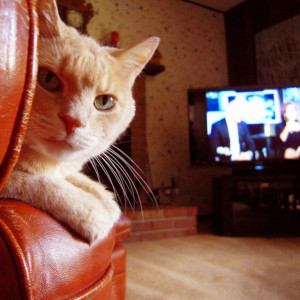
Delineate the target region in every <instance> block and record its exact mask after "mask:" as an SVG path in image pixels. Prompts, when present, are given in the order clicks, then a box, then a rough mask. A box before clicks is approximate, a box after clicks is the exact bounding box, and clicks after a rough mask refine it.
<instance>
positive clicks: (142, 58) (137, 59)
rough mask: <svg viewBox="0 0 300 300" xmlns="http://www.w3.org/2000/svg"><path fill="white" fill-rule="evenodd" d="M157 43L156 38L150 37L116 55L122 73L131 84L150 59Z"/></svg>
mask: <svg viewBox="0 0 300 300" xmlns="http://www.w3.org/2000/svg"><path fill="white" fill-rule="evenodd" d="M159 41H160V39H159V38H158V37H150V38H148V39H146V40H144V41H143V42H141V43H139V44H136V45H134V46H132V47H130V48H129V49H127V50H123V51H121V52H119V53H118V54H117V58H118V60H119V61H120V63H121V64H122V68H123V72H125V74H126V75H127V76H128V78H129V79H130V80H132V83H133V81H134V80H135V78H136V77H137V76H138V75H139V73H140V72H141V71H142V70H143V68H144V67H145V65H146V64H147V63H148V61H149V60H150V59H151V57H152V55H153V54H154V52H155V50H156V48H157V46H158V44H159Z"/></svg>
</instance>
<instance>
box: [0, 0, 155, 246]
mask: <svg viewBox="0 0 300 300" xmlns="http://www.w3.org/2000/svg"><path fill="white" fill-rule="evenodd" d="M38 14H39V22H40V43H39V69H38V85H37V88H36V93H35V97H34V101H33V106H32V112H31V116H30V121H29V124H28V129H27V133H26V136H25V140H24V145H23V148H22V151H21V154H20V158H19V160H18V163H17V165H16V167H15V169H14V170H13V172H12V174H11V176H10V177H9V179H8V181H7V183H6V185H5V186H4V188H3V190H2V191H1V196H2V197H13V198H17V199H22V200H23V201H26V202H27V203H29V204H31V205H33V206H35V207H37V208H40V209H43V210H45V211H47V212H49V213H50V214H52V215H53V216H54V217H56V218H57V219H59V220H61V221H62V222H65V223H66V224H68V225H69V226H70V227H71V228H72V229H73V230H74V231H76V232H77V233H78V234H80V235H81V236H82V237H84V238H85V239H87V240H88V241H89V242H90V243H91V242H93V241H95V240H97V239H103V238H104V237H105V236H106V235H107V234H108V232H109V231H110V229H111V228H112V227H113V225H114V223H115V222H116V221H117V220H118V218H119V217H120V209H119V207H118V205H117V203H116V202H115V201H114V195H113V194H112V193H111V192H109V191H107V190H106V189H105V187H104V186H103V185H101V184H98V183H96V182H94V181H92V180H90V179H89V178H88V177H86V176H85V175H83V174H82V173H80V170H81V168H82V166H83V165H84V163H85V162H86V161H88V160H89V158H91V157H94V156H97V155H99V154H100V153H103V152H104V151H105V150H107V149H108V147H109V146H110V145H111V144H112V143H113V142H114V141H115V140H116V139H117V138H118V137H119V135H120V134H121V133H122V132H123V131H124V130H125V129H126V128H127V126H128V125H129V123H130V122H131V120H132V118H133V116H134V112H135V104H134V99H133V98H132V92H131V89H132V86H133V83H134V80H135V78H136V76H137V75H138V74H139V73H140V72H141V70H142V69H143V67H144V66H145V64H146V63H147V62H148V60H149V59H150V58H151V56H152V55H153V53H154V51H155V49H156V47H157V45H158V42H159V39H158V38H156V37H151V38H148V39H147V40H145V41H144V42H142V43H140V44H137V45H135V46H133V47H131V48H129V49H128V50H117V49H113V48H109V47H101V46H99V45H98V44H97V43H96V42H95V41H94V40H93V39H92V38H90V37H87V36H82V35H80V34H79V33H78V32H77V31H76V30H75V29H74V28H71V27H68V26H66V25H65V24H64V23H63V22H62V21H61V20H60V18H59V16H58V12H57V7H56V3H55V0H50V1H43V0H40V1H39V2H38Z"/></svg>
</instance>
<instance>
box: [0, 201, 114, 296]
mask: <svg viewBox="0 0 300 300" xmlns="http://www.w3.org/2000/svg"><path fill="white" fill-rule="evenodd" d="M114 246H115V237H114V230H112V231H111V233H110V235H109V236H108V237H107V238H106V239H104V240H103V241H100V242H98V243H95V244H93V245H91V246H90V245H89V244H88V243H86V242H84V241H83V240H81V239H80V237H79V236H77V235H76V233H74V232H72V231H71V230H69V229H68V228H67V227H65V226H64V225H62V224H61V223H60V222H58V221H57V220H56V219H54V218H53V217H51V216H50V215H49V214H47V213H45V212H43V211H41V210H38V209H36V208H34V207H32V206H30V205H28V204H26V203H24V202H21V201H16V200H9V199H8V200H1V201H0V255H1V260H0V262H1V261H2V262H4V261H5V262H8V264H9V261H10V262H12V265H7V264H5V265H6V268H5V269H6V270H3V269H2V268H1V269H0V294H2V291H5V292H6V293H7V289H9V290H10V291H11V292H12V293H14V291H17V290H18V289H19V291H20V292H21V294H22V295H23V297H24V298H25V299H65V298H70V297H72V296H74V295H76V296H78V295H80V294H81V293H82V291H84V292H85V293H86V291H87V290H89V289H90V290H91V292H93V291H94V290H97V293H99V289H101V290H103V289H107V288H111V287H109V285H110V284H111V278H112V276H113V268H112V266H111V254H112V251H113V248H114ZM2 248H3V249H2ZM3 255H6V256H7V257H4V256H3ZM7 270H11V272H12V274H9V275H8V274H7V273H5V272H6V271H7ZM10 275H11V276H13V277H14V278H15V281H16V282H18V285H14V287H13V289H11V288H10V287H7V286H5V285H7V284H8V283H7V278H10ZM100 284H101V285H100ZM31 297H32V298H31ZM10 299H16V298H14V296H12V297H11V298H10ZM101 299H106V297H103V298H101Z"/></svg>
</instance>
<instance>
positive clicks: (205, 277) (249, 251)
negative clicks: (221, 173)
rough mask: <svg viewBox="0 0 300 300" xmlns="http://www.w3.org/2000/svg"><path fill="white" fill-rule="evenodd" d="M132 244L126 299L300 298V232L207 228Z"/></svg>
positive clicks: (128, 246)
mask: <svg viewBox="0 0 300 300" xmlns="http://www.w3.org/2000/svg"><path fill="white" fill-rule="evenodd" d="M126 248H127V250H128V256H127V294H126V300H166V299H171V300H194V299H195V300H198V299H199V300H292V299H295V300H296V299H297V300H298V299H300V238H298V237H290V238H249V237H248V238H243V237H232V238H230V237H220V236H216V235H213V234H211V233H204V234H199V235H196V236H189V237H184V238H175V239H166V240H158V241H150V242H136V243H130V244H126Z"/></svg>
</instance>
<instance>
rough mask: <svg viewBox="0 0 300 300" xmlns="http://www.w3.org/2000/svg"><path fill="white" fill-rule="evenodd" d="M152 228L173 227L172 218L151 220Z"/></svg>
mask: <svg viewBox="0 0 300 300" xmlns="http://www.w3.org/2000/svg"><path fill="white" fill-rule="evenodd" d="M151 225H152V229H166V228H173V226H174V220H158V221H152V222H151Z"/></svg>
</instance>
